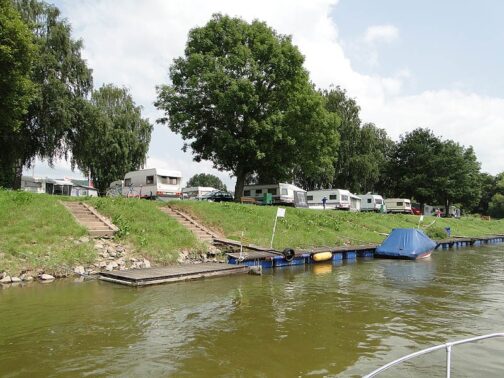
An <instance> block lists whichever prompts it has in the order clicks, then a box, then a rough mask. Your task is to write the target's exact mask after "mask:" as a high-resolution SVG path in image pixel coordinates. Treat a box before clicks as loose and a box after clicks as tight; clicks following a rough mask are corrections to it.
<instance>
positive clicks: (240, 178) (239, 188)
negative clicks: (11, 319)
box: [234, 167, 247, 202]
mask: <svg viewBox="0 0 504 378" xmlns="http://www.w3.org/2000/svg"><path fill="white" fill-rule="evenodd" d="M246 176H247V172H245V169H243V168H242V167H238V168H237V169H236V185H235V191H234V198H235V202H240V198H241V197H242V196H243V188H244V187H245V177H246Z"/></svg>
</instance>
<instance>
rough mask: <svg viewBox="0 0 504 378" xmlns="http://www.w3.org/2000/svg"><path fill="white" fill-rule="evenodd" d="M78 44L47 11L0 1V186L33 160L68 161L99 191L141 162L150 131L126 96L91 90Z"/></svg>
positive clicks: (20, 0)
mask: <svg viewBox="0 0 504 378" xmlns="http://www.w3.org/2000/svg"><path fill="white" fill-rule="evenodd" d="M81 50H82V41H80V40H75V39H73V38H72V35H71V26H70V24H69V23H68V22H67V21H66V20H65V19H63V18H62V17H61V14H60V11H59V10H58V8H56V7H55V6H53V5H49V4H47V3H45V2H42V1H39V0H14V1H13V0H0V89H1V95H0V186H3V187H8V188H19V187H20V185H21V175H22V171H23V167H30V165H31V164H33V162H34V160H35V158H36V157H39V158H41V159H47V161H48V162H49V164H50V165H52V164H53V162H54V160H55V159H59V158H65V159H67V160H70V161H71V164H72V169H73V168H75V167H78V168H79V169H80V170H81V171H82V172H83V173H84V174H86V175H89V176H90V177H91V178H92V179H93V181H94V183H95V185H96V187H97V188H98V190H99V191H100V192H105V190H106V188H107V186H108V185H109V183H110V182H111V181H113V180H116V179H117V178H118V177H123V176H124V172H125V171H128V170H133V169H137V168H138V167H139V166H140V165H142V164H143V163H144V162H145V156H146V153H147V149H148V146H149V142H150V136H151V131H152V127H153V126H152V125H151V124H150V123H149V121H148V120H146V119H144V118H142V116H141V108H140V107H138V106H136V105H135V103H134V101H133V99H132V97H131V95H130V93H129V91H128V90H127V89H126V88H120V87H117V86H114V85H112V84H106V85H103V86H102V87H101V88H98V89H96V90H94V89H93V77H92V70H91V69H90V68H89V67H88V66H87V63H86V61H85V60H84V59H83V58H82V55H81Z"/></svg>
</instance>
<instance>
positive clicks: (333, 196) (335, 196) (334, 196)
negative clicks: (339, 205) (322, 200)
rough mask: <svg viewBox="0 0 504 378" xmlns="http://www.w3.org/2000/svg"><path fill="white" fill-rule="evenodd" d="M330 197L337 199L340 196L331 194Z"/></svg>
mask: <svg viewBox="0 0 504 378" xmlns="http://www.w3.org/2000/svg"><path fill="white" fill-rule="evenodd" d="M329 199H330V200H335V199H338V196H337V195H336V194H329Z"/></svg>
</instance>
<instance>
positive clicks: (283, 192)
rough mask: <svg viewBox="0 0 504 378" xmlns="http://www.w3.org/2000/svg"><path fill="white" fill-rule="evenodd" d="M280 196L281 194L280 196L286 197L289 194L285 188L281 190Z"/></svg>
mask: <svg viewBox="0 0 504 378" xmlns="http://www.w3.org/2000/svg"><path fill="white" fill-rule="evenodd" d="M280 194H281V195H282V196H286V195H288V194H289V192H288V191H287V188H282V189H281V191H280Z"/></svg>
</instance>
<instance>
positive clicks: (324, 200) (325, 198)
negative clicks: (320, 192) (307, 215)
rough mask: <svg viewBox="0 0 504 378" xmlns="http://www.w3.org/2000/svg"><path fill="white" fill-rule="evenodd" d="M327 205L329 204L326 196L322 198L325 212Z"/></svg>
mask: <svg viewBox="0 0 504 378" xmlns="http://www.w3.org/2000/svg"><path fill="white" fill-rule="evenodd" d="M326 203H327V197H326V196H324V197H323V198H322V207H323V208H324V210H325V205H326Z"/></svg>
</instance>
